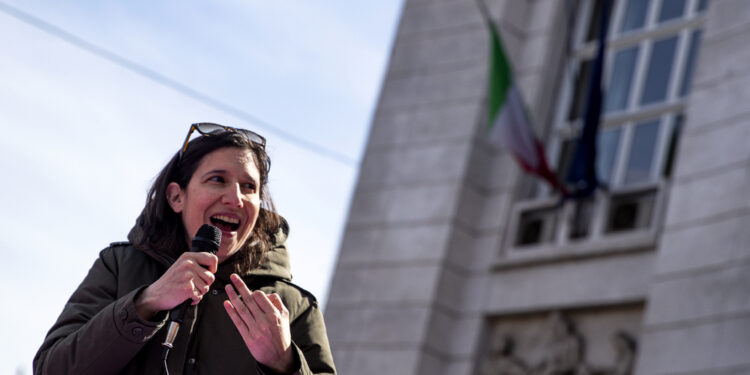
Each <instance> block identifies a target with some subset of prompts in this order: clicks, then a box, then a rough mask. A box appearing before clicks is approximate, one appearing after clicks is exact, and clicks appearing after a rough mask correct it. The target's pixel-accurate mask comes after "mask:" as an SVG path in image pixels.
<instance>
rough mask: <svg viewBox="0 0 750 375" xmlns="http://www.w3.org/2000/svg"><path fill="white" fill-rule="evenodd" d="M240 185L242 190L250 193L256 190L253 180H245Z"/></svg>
mask: <svg viewBox="0 0 750 375" xmlns="http://www.w3.org/2000/svg"><path fill="white" fill-rule="evenodd" d="M240 186H241V187H242V190H244V191H247V192H250V193H254V192H255V190H256V189H255V183H254V182H246V183H244V184H242V185H240Z"/></svg>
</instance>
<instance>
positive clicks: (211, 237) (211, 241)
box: [193, 224, 221, 253]
mask: <svg viewBox="0 0 750 375" xmlns="http://www.w3.org/2000/svg"><path fill="white" fill-rule="evenodd" d="M219 245H221V231H220V230H219V228H217V227H215V226H213V225H210V224H203V226H201V227H200V228H199V229H198V233H196V234H195V237H194V238H193V248H198V249H200V251H206V252H209V253H216V252H217V251H219Z"/></svg>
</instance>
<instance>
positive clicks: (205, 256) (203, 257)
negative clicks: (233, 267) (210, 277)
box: [186, 252, 219, 274]
mask: <svg viewBox="0 0 750 375" xmlns="http://www.w3.org/2000/svg"><path fill="white" fill-rule="evenodd" d="M186 254H191V255H192V256H193V258H194V259H195V261H196V262H197V263H198V264H199V265H201V266H202V267H204V268H205V269H206V270H208V271H209V272H210V273H211V274H214V273H216V270H217V269H218V267H219V257H217V256H216V255H215V254H211V253H205V252H204V253H186Z"/></svg>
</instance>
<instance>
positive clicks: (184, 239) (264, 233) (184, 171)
mask: <svg viewBox="0 0 750 375" xmlns="http://www.w3.org/2000/svg"><path fill="white" fill-rule="evenodd" d="M225 147H236V148H241V149H247V150H249V151H250V152H251V154H252V155H253V160H254V161H255V166H256V167H257V168H258V171H259V172H260V202H261V203H260V211H259V214H258V219H257V221H256V222H255V227H254V228H253V232H252V234H251V235H250V237H249V238H248V240H247V241H246V242H245V243H244V244H243V245H242V247H241V248H240V250H239V251H238V252H237V253H235V254H234V255H233V256H232V257H231V258H230V259H229V260H228V261H231V262H232V263H234V265H235V270H236V271H239V272H244V271H249V270H250V269H252V268H255V267H257V266H258V265H259V264H260V262H261V260H262V259H263V254H264V253H265V252H266V251H268V250H270V249H272V248H273V246H274V242H275V233H276V232H277V231H278V230H279V229H280V228H281V226H282V221H283V219H282V218H281V217H280V216H279V214H278V213H276V209H275V207H274V205H273V200H272V199H271V194H270V192H269V191H268V172H269V171H270V169H271V159H270V158H269V157H268V154H266V151H265V148H264V146H262V145H259V144H257V143H255V142H253V141H251V140H250V139H248V138H247V137H246V136H244V135H242V134H241V133H236V132H225V133H221V134H218V135H211V136H201V137H197V138H195V139H193V140H192V141H190V144H189V145H188V147H187V150H185V153H184V154H182V156H181V157H180V154H179V152H178V153H176V154H175V155H174V156H173V157H172V159H171V160H170V161H169V163H167V165H166V166H165V167H164V169H162V170H161V172H159V175H158V176H157V177H156V179H155V181H154V183H153V185H152V186H151V189H149V192H148V196H147V197H146V206H145V207H144V208H143V212H142V213H141V215H140V217H138V220H136V227H138V229H140V231H141V234H142V235H141V236H140V238H139V240H138V241H136V243H134V245H135V246H136V247H138V248H141V249H146V250H150V251H153V252H158V253H164V254H165V255H167V256H169V257H170V258H172V259H176V258H177V257H179V256H180V254H182V253H183V252H185V251H187V250H188V248H189V244H188V235H187V233H186V232H185V226H184V224H183V222H182V217H181V215H179V214H177V213H175V212H174V211H173V210H172V208H171V207H170V205H169V203H168V202H167V186H168V185H169V184H170V183H171V182H176V183H177V184H178V185H179V186H180V187H181V188H182V189H186V188H187V185H188V182H190V179H191V178H192V177H193V173H195V171H196V169H198V165H199V164H200V162H201V161H202V160H203V157H204V156H206V155H208V154H209V153H211V152H213V151H216V150H218V149H220V148H225Z"/></svg>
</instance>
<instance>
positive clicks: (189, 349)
mask: <svg viewBox="0 0 750 375" xmlns="http://www.w3.org/2000/svg"><path fill="white" fill-rule="evenodd" d="M134 232H136V231H135V230H133V231H131V233H130V235H129V236H128V238H129V239H130V240H131V241H132V242H136V241H135V240H134V237H136V236H138V233H134ZM287 234H288V233H287V232H286V231H280V232H279V234H277V236H276V239H277V241H276V246H275V248H274V249H273V250H272V251H269V252H267V253H266V256H265V258H264V262H263V265H262V266H261V267H260V268H258V269H254V270H252V271H250V272H248V273H247V274H245V275H241V276H242V277H243V279H244V281H245V283H246V284H247V286H248V287H249V288H250V289H251V290H262V291H263V292H265V293H277V294H278V295H279V296H280V297H281V300H282V301H283V302H284V305H285V306H286V307H287V309H288V310H289V321H290V325H291V336H292V345H293V347H294V350H295V351H296V352H297V356H298V358H299V359H300V363H301V367H300V369H299V370H298V371H297V372H295V374H305V375H307V374H335V373H336V370H335V369H334V365H333V358H332V357H331V351H330V347H329V345H328V337H327V335H326V329H325V324H324V322H323V315H322V313H321V311H320V308H319V307H318V304H317V301H316V300H315V297H313V296H312V295H311V294H310V293H308V292H307V291H305V290H303V289H301V288H299V287H297V286H296V285H294V284H292V283H291V273H290V268H289V256H288V253H287V250H286V245H285V242H286V235H287ZM173 261H174V260H173V259H169V258H167V257H165V256H164V255H163V254H158V253H153V252H146V251H141V250H139V249H137V248H135V247H134V246H132V245H131V244H130V243H127V242H124V243H113V244H111V245H110V246H109V247H107V248H105V249H104V250H102V251H101V253H100V254H99V259H97V260H96V261H95V262H94V265H93V266H92V267H91V270H90V271H89V273H88V275H87V276H86V278H85V279H84V280H83V282H82V283H81V285H80V286H79V287H78V289H77V290H76V291H75V292H74V293H73V295H72V296H71V297H70V300H68V302H67V304H66V305H65V307H64V309H63V311H62V313H61V314H60V317H59V318H58V319H57V322H56V323H55V324H54V325H53V326H52V328H51V329H50V331H49V332H48V334H47V337H46V338H45V340H44V342H43V343H42V346H41V347H40V349H39V351H38V352H37V354H36V356H35V357H34V374H81V375H82V374H96V375H101V374H133V375H135V374H139V375H141V374H163V361H162V359H161V355H162V346H161V343H162V342H163V341H164V337H165V335H166V331H167V329H166V327H165V325H166V324H165V323H166V320H167V314H166V313H162V314H161V316H160V317H159V318H160V321H158V322H153V321H146V320H143V319H140V318H139V316H138V314H137V313H136V311H135V304H134V299H135V296H136V295H137V293H138V292H140V291H141V290H143V289H144V288H146V286H148V285H150V284H151V283H153V282H154V281H156V280H157V279H158V278H159V277H160V276H161V275H162V274H163V273H164V272H165V271H166V269H167V268H168V267H169V265H171V264H172V263H173ZM225 263H228V262H225ZM232 271H233V270H232V269H231V265H228V264H221V265H219V268H218V271H217V272H216V274H215V276H216V280H215V281H214V283H213V284H212V285H211V290H210V291H209V292H208V293H207V294H206V295H204V296H203V299H202V300H201V302H200V304H198V305H195V306H191V307H189V308H188V310H187V311H186V312H185V317H184V321H183V324H182V325H181V328H180V331H179V333H178V336H177V338H176V340H175V342H174V348H173V349H172V350H171V351H170V353H169V357H168V366H169V373H170V374H171V375H176V374H222V375H223V374H269V375H270V374H272V372H270V371H269V370H268V369H267V368H266V367H264V366H262V365H259V364H258V363H257V362H256V361H255V359H254V358H253V357H252V355H251V354H250V351H249V350H248V349H247V347H246V346H245V344H244V342H243V340H242V337H241V336H240V334H239V332H238V331H237V329H236V328H235V327H234V324H233V323H232V321H231V319H230V318H229V316H228V314H227V312H226V311H225V310H224V307H223V301H224V300H226V299H227V295H226V292H225V291H224V286H225V285H226V284H229V283H230V281H229V275H230V274H231V273H232Z"/></svg>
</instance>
